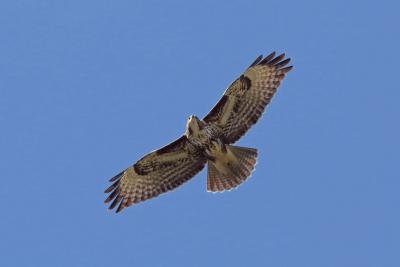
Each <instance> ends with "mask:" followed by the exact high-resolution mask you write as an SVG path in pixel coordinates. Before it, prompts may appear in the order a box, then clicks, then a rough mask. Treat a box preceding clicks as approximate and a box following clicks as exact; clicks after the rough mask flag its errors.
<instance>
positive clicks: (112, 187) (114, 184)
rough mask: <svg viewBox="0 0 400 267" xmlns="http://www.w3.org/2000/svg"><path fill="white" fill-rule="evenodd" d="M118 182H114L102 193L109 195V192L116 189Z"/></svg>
mask: <svg viewBox="0 0 400 267" xmlns="http://www.w3.org/2000/svg"><path fill="white" fill-rule="evenodd" d="M119 183H120V181H119V180H118V181H116V182H114V183H113V184H112V185H110V186H109V187H108V188H107V189H106V190H104V193H106V194H107V193H110V192H111V191H113V190H114V188H116V187H117V186H118V185H119Z"/></svg>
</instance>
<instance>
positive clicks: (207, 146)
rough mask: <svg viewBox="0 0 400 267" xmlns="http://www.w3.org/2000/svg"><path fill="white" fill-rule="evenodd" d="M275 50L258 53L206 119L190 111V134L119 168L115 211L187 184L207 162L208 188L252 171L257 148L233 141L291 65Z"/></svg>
mask: <svg viewBox="0 0 400 267" xmlns="http://www.w3.org/2000/svg"><path fill="white" fill-rule="evenodd" d="M284 58H285V54H281V55H279V56H277V57H275V52H273V53H271V54H270V55H268V56H266V57H264V58H263V56H259V57H257V58H256V60H255V61H254V62H253V63H252V64H251V65H250V66H249V67H248V68H247V69H246V71H245V72H244V73H243V74H242V75H240V77H239V78H237V79H236V80H235V81H234V82H233V83H232V84H231V85H230V86H229V87H228V89H227V90H226V91H225V93H224V94H223V96H222V98H221V99H220V100H219V101H218V103H217V104H216V105H215V107H214V108H213V109H212V110H211V111H210V112H209V113H208V114H207V116H205V117H204V118H203V119H202V120H201V119H199V118H197V117H196V116H190V117H189V119H188V121H187V124H186V130H185V133H184V134H183V135H182V136H181V137H179V138H178V139H177V140H175V141H173V142H172V143H170V144H168V145H166V146H164V147H163V148H160V149H158V150H155V151H153V152H151V153H149V154H147V155H146V156H144V157H143V158H141V159H140V160H138V161H137V162H136V163H135V164H133V165H132V166H131V167H129V168H127V169H126V170H124V171H122V172H120V173H119V174H117V175H116V176H114V177H113V178H111V180H110V182H112V185H111V186H110V187H108V188H107V189H106V190H105V193H110V195H109V196H108V197H107V199H106V200H105V203H109V202H111V201H112V202H111V205H110V207H109V209H113V208H115V207H117V206H118V207H117V210H116V212H120V211H121V210H123V209H124V208H126V207H128V206H130V205H132V204H136V203H139V202H141V201H144V200H147V199H150V198H153V197H156V196H158V195H159V194H161V193H164V192H167V191H170V190H173V189H175V188H176V187H178V186H179V185H181V184H183V183H184V182H186V181H187V180H189V179H190V178H192V177H193V176H195V175H196V174H197V173H198V172H200V171H201V170H202V169H203V168H204V166H205V165H206V164H207V166H208V178H207V191H209V192H222V191H225V190H230V189H233V188H235V187H237V186H238V185H240V184H241V183H242V182H243V181H245V180H246V179H247V177H249V176H250V174H251V173H252V171H253V169H254V165H255V164H256V160H257V149H255V148H247V147H239V146H233V145H232V144H233V143H235V142H236V141H237V140H239V138H240V137H241V136H243V135H244V134H245V133H246V132H247V130H249V128H250V127H251V126H252V125H253V124H255V123H256V122H257V120H258V119H259V118H260V117H261V115H262V113H263V111H264V109H265V107H266V105H267V104H268V103H269V102H270V101H271V98H272V97H273V95H274V94H275V92H276V89H277V88H278V86H279V84H280V82H281V80H282V79H283V78H284V77H285V74H286V73H288V72H289V71H290V70H291V69H292V66H288V67H286V65H287V64H288V63H289V61H290V58H287V59H284Z"/></svg>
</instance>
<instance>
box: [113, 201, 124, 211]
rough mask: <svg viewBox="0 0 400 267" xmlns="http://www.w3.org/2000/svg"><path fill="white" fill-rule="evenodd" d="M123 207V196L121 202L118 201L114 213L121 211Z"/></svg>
mask: <svg viewBox="0 0 400 267" xmlns="http://www.w3.org/2000/svg"><path fill="white" fill-rule="evenodd" d="M124 208H125V203H124V197H123V198H122V200H121V203H119V206H118V208H117V210H116V211H115V213H119V212H121V211H122V210H123V209H124Z"/></svg>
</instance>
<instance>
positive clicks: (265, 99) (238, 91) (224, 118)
mask: <svg viewBox="0 0 400 267" xmlns="http://www.w3.org/2000/svg"><path fill="white" fill-rule="evenodd" d="M284 58H285V54H282V55H279V56H277V57H275V52H274V53H272V54H270V55H268V56H266V57H265V58H263V57H262V56H259V57H258V58H257V59H256V60H255V61H254V62H253V63H252V64H251V65H250V67H248V68H247V70H246V71H245V72H244V73H243V74H242V75H241V76H240V77H239V78H238V79H236V80H235V81H234V82H233V83H232V84H231V85H230V86H229V87H228V89H227V90H226V91H225V93H224V95H223V96H222V98H221V99H220V100H219V102H218V103H217V104H216V105H215V107H214V108H213V109H212V110H211V111H210V113H208V115H207V116H206V117H205V118H204V121H205V122H207V123H210V124H213V125H216V126H218V127H219V128H220V129H222V132H223V139H224V140H223V141H224V142H225V143H228V144H232V143H234V142H236V141H237V140H238V139H239V138H240V137H241V136H242V135H244V134H245V133H246V132H247V131H248V130H249V129H250V127H251V126H252V125H253V124H254V123H256V122H257V120H258V119H259V118H260V117H261V115H262V113H263V111H264V109H265V107H266V105H267V104H268V103H269V102H270V101H271V98H272V97H273V95H274V94H275V92H276V89H277V88H278V86H279V84H280V82H281V80H282V79H283V78H284V77H285V74H286V73H288V72H289V71H290V70H291V69H292V67H291V66H289V67H285V66H286V65H287V64H288V63H289V61H290V59H289V58H288V59H284Z"/></svg>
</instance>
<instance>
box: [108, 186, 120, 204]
mask: <svg viewBox="0 0 400 267" xmlns="http://www.w3.org/2000/svg"><path fill="white" fill-rule="evenodd" d="M119 191H120V190H119V188H116V189H115V190H114V191H113V192H112V193H111V194H110V195H109V196H108V197H107V198H106V200H104V203H106V204H107V203H108V202H110V201H111V200H113V199H114V198H115V197H117V196H118V195H119Z"/></svg>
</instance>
